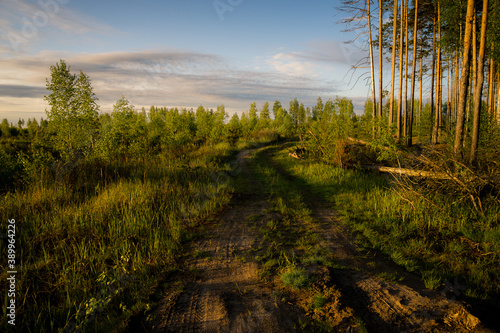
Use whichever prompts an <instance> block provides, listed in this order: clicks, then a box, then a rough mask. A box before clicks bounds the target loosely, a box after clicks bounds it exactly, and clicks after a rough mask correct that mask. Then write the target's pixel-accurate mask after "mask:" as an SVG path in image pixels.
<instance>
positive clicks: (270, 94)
mask: <svg viewBox="0 0 500 333" xmlns="http://www.w3.org/2000/svg"><path fill="white" fill-rule="evenodd" d="M61 58H63V59H65V60H66V62H67V64H68V65H69V66H70V67H71V71H72V72H74V73H76V72H77V71H78V70H82V71H83V72H85V73H86V74H88V75H89V76H90V78H91V80H92V85H93V87H94V91H95V93H96V95H97V97H98V98H99V104H100V105H101V110H103V111H109V110H111V108H112V104H113V103H114V102H116V100H117V99H119V98H120V97H121V95H122V94H123V95H125V97H127V98H128V99H129V100H130V101H131V103H132V104H134V105H136V106H138V107H141V106H145V107H147V106H150V105H165V106H179V107H196V106H198V105H200V104H203V105H204V106H206V107H215V106H217V105H218V104H224V105H226V108H227V109H228V110H229V111H235V112H240V111H244V110H246V109H248V107H249V105H250V103H251V102H252V101H256V102H258V103H261V102H264V101H274V100H276V99H278V100H281V101H282V102H284V103H286V102H288V100H290V99H293V98H294V97H297V98H299V100H301V101H303V102H304V103H313V101H314V100H315V99H316V98H317V97H318V96H327V97H330V96H333V95H334V93H335V92H336V89H335V84H334V82H331V81H330V82H326V81H325V80H323V79H319V78H316V77H314V76H313V75H309V73H307V72H305V71H304V72H301V71H295V72H294V74H293V75H290V74H289V73H286V72H283V71H279V70H274V71H263V70H241V69H240V68H238V67H235V66H234V65H232V64H231V63H230V62H229V61H228V60H227V59H225V58H224V57H221V56H218V55H211V54H204V53H198V52H194V51H189V50H178V49H173V50H144V51H138V52H109V53H100V54H86V55H84V54H69V53H58V52H48V51H45V52H41V53H39V54H38V55H36V56H24V57H17V58H10V59H8V60H7V61H3V62H2V63H0V71H1V72H2V73H4V75H3V76H2V78H1V79H0V97H2V99H3V100H6V101H7V102H8V103H6V104H5V105H3V106H2V105H0V113H2V114H5V112H7V111H15V110H19V111H35V110H33V108H35V107H36V108H37V110H39V111H44V110H45V108H46V107H47V105H46V102H44V101H43V96H44V95H46V94H47V93H49V92H48V91H46V90H45V79H46V78H47V77H49V76H50V66H51V65H55V64H56V63H57V62H58V61H59V59H61ZM301 73H302V74H303V75H302V76H301V75H300V74H301ZM23 104H24V105H25V108H24V109H23V107H22V105H23ZM6 108H11V109H12V108H14V109H15V110H8V109H6ZM0 116H1V115H0ZM41 116H43V113H41ZM11 118H15V119H17V116H14V117H11Z"/></svg>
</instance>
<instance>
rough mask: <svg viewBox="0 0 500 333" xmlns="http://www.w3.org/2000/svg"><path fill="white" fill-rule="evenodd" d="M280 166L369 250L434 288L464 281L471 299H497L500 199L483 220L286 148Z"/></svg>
mask: <svg viewBox="0 0 500 333" xmlns="http://www.w3.org/2000/svg"><path fill="white" fill-rule="evenodd" d="M274 161H275V163H277V164H278V165H279V167H280V168H282V169H283V170H284V171H285V172H286V173H288V174H289V175H290V177H293V178H294V179H295V180H296V182H297V183H298V184H301V186H303V187H304V188H307V190H308V191H311V192H312V193H313V194H314V195H316V196H318V197H320V198H322V199H323V200H325V201H327V202H329V203H330V205H331V207H333V208H335V209H336V210H338V211H339V212H340V213H341V214H342V219H343V220H344V221H345V223H347V224H348V225H350V226H351V227H352V229H353V230H354V232H355V233H356V234H357V237H358V239H360V241H361V242H362V243H363V245H364V246H368V247H374V248H377V249H379V250H381V251H382V252H384V253H385V254H387V255H388V256H389V257H391V258H392V259H393V260H394V261H395V262H396V263H398V264H399V265H401V266H404V267H405V268H407V269H408V270H409V271H414V272H418V273H420V274H421V276H422V279H423V281H424V283H425V284H426V286H427V287H429V288H433V289H435V288H438V287H440V286H441V285H442V284H443V282H444V281H446V280H451V279H453V278H455V277H459V278H460V279H464V280H465V281H467V286H468V288H469V289H468V293H470V294H474V295H483V296H485V295H489V296H488V297H496V296H495V295H498V293H499V292H500V238H499V234H500V224H499V223H498V218H499V216H500V214H499V213H498V212H499V210H500V205H499V203H498V200H494V198H489V199H485V202H487V203H488V204H487V205H486V204H485V203H484V202H483V207H484V208H485V216H484V217H483V216H481V215H480V214H478V213H477V212H476V211H475V210H474V209H473V207H472V205H470V204H469V203H468V202H455V201H454V198H452V197H449V196H446V195H442V194H436V193H434V194H429V193H427V194H425V198H424V197H423V196H421V195H416V194H415V193H412V192H410V191H405V190H402V189H399V188H395V187H393V186H392V184H390V183H389V182H388V181H387V180H386V179H385V178H383V177H381V176H379V175H377V174H373V173H370V172H365V171H363V170H356V169H351V170H345V169H340V168H336V167H334V166H331V165H325V164H323V163H318V162H313V161H307V160H306V161H297V160H295V159H292V158H289V157H288V156H287V151H286V149H284V150H282V151H281V152H280V153H278V154H276V156H275V158H274ZM292 196H293V194H292Z"/></svg>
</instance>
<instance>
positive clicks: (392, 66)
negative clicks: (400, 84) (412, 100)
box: [389, 0, 398, 126]
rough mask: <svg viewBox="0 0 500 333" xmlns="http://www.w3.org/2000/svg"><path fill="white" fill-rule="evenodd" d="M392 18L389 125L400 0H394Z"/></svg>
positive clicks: (394, 79)
mask: <svg viewBox="0 0 500 333" xmlns="http://www.w3.org/2000/svg"><path fill="white" fill-rule="evenodd" d="M393 16H394V17H393V20H392V60H391V92H390V94H391V98H390V105H389V126H391V125H392V123H393V121H394V83H395V81H396V44H397V43H396V38H397V22H398V0H394V12H393Z"/></svg>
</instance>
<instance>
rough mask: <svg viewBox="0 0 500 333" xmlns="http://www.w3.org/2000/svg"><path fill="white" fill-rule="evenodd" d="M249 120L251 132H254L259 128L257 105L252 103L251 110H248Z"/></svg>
mask: <svg viewBox="0 0 500 333" xmlns="http://www.w3.org/2000/svg"><path fill="white" fill-rule="evenodd" d="M248 120H249V124H248V125H249V130H250V131H253V130H254V129H255V127H256V126H257V121H258V117H257V103H255V102H252V104H250V109H249V110H248Z"/></svg>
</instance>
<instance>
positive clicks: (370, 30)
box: [366, 0, 377, 139]
mask: <svg viewBox="0 0 500 333" xmlns="http://www.w3.org/2000/svg"><path fill="white" fill-rule="evenodd" d="M370 1H371V0H367V1H366V3H367V6H368V8H367V11H368V38H369V44H370V45H369V46H370V70H371V75H372V102H373V110H372V111H373V112H372V116H373V126H372V137H373V139H375V120H376V118H377V103H376V100H375V63H374V59H373V43H372V19H371V17H372V13H371V10H370Z"/></svg>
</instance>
